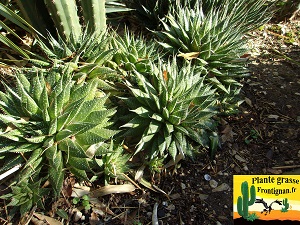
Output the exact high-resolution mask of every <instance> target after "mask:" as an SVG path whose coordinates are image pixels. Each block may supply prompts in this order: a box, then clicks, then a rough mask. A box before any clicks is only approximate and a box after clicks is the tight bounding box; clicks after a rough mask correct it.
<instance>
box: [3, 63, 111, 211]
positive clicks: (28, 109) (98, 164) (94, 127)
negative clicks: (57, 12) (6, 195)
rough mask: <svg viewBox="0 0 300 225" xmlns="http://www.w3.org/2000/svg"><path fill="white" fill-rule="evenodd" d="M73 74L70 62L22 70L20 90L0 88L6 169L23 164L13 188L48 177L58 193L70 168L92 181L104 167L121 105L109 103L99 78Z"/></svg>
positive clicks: (17, 88) (17, 77)
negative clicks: (80, 80)
mask: <svg viewBox="0 0 300 225" xmlns="http://www.w3.org/2000/svg"><path fill="white" fill-rule="evenodd" d="M72 72H73V69H72V68H71V67H69V66H66V67H64V68H53V69H51V70H50V71H44V72H43V71H41V70H35V71H33V72H31V73H29V74H27V76H25V75H24V74H23V73H22V72H19V73H17V74H16V85H17V87H16V89H13V88H11V87H9V86H6V93H4V92H0V106H1V109H2V112H3V113H1V114H0V119H1V130H0V139H1V141H0V162H1V163H0V164H1V168H0V173H2V172H5V171H8V170H10V169H11V168H14V167H15V166H16V165H20V164H21V166H22V167H21V169H20V170H19V171H17V172H16V173H15V179H13V180H14V182H13V183H12V186H16V187H20V188H21V189H22V187H23V186H24V183H25V184H26V183H27V184H28V185H33V186H39V184H40V183H41V181H45V179H48V180H49V181H50V184H51V188H52V190H53V192H54V194H55V195H56V196H58V195H59V194H60V191H61V189H62V185H63V181H64V177H65V173H66V172H67V171H70V172H71V173H73V174H74V175H75V176H76V177H78V178H80V179H86V180H88V179H89V175H88V174H94V173H95V172H99V171H104V169H105V168H104V162H103V156H104V155H105V154H107V153H111V152H110V151H109V144H107V143H106V141H107V140H109V139H110V138H111V137H112V136H113V135H115V134H116V133H117V131H115V130H112V129H110V128H109V127H110V126H111V124H112V122H110V117H111V116H113V115H114V113H115V109H113V108H112V109H107V108H106V107H105V102H106V100H107V98H108V96H107V95H105V94H104V93H102V92H99V91H98V89H97V80H93V81H91V82H89V83H82V84H80V85H76V83H75V81H73V80H72ZM20 185H21V186H20ZM22 185H23V186H22ZM20 188H19V189H20ZM19 189H18V188H15V189H13V190H16V191H17V190H19ZM27 194H28V193H27ZM15 199H16V198H15ZM13 201H17V200H14V198H13ZM14 203H16V204H15V205H18V204H19V205H23V204H21V203H22V202H21V203H20V202H14ZM23 203H24V204H27V205H26V206H23V207H25V208H26V209H28V208H30V206H32V204H34V203H33V201H30V198H27V200H26V202H23Z"/></svg>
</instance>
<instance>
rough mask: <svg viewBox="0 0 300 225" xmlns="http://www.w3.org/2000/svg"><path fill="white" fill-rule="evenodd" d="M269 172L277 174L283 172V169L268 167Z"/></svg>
mask: <svg viewBox="0 0 300 225" xmlns="http://www.w3.org/2000/svg"><path fill="white" fill-rule="evenodd" d="M267 172H268V173H271V174H275V175H279V174H282V170H276V169H272V168H268V169H267Z"/></svg>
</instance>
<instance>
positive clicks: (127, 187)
mask: <svg viewBox="0 0 300 225" xmlns="http://www.w3.org/2000/svg"><path fill="white" fill-rule="evenodd" d="M134 190H135V186H134V185H133V184H122V185H108V186H104V187H101V188H99V189H97V190H94V191H92V192H90V193H89V196H90V197H92V198H97V197H101V196H104V195H109V194H114V193H128V192H133V191H134Z"/></svg>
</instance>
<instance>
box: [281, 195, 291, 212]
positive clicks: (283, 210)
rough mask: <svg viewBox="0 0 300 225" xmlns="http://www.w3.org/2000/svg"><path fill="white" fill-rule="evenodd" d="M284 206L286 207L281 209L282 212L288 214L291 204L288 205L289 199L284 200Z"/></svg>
mask: <svg viewBox="0 0 300 225" xmlns="http://www.w3.org/2000/svg"><path fill="white" fill-rule="evenodd" d="M282 205H284V207H283V208H282V209H281V212H287V211H288V209H289V207H290V204H289V203H288V199H287V198H285V199H283V200H282Z"/></svg>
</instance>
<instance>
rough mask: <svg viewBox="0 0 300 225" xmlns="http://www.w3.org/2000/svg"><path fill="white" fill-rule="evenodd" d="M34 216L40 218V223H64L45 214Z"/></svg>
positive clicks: (54, 224)
mask: <svg viewBox="0 0 300 225" xmlns="http://www.w3.org/2000/svg"><path fill="white" fill-rule="evenodd" d="M33 215H34V216H35V217H36V218H38V219H39V220H40V221H46V222H47V223H48V224H51V225H63V224H62V222H60V221H58V220H56V219H54V218H51V217H49V216H45V215H43V214H40V213H33Z"/></svg>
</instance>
